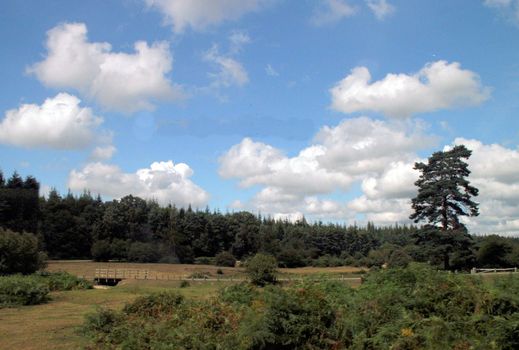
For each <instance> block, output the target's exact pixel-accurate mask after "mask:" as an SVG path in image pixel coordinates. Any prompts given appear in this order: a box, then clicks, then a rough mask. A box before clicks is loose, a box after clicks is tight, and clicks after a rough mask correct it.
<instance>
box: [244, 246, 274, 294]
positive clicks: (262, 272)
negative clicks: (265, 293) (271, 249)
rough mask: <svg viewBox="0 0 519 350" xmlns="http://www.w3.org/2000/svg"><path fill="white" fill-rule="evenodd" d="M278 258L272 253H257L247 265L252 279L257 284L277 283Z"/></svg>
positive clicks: (247, 270) (248, 273) (246, 267)
mask: <svg viewBox="0 0 519 350" xmlns="http://www.w3.org/2000/svg"><path fill="white" fill-rule="evenodd" d="M277 266H278V264H277V262H276V258H274V257H273V256H271V255H265V254H261V253H259V254H256V255H255V256H254V257H253V258H251V259H250V260H248V261H247V264H246V266H245V269H246V272H247V275H248V276H249V279H250V281H251V282H252V283H253V284H255V285H257V286H264V285H266V284H273V283H276V281H277V278H276V272H277Z"/></svg>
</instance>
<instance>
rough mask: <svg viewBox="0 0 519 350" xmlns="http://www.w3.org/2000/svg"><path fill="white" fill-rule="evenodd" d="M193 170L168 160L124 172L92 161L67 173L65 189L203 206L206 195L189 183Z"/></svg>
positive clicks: (205, 202)
mask: <svg viewBox="0 0 519 350" xmlns="http://www.w3.org/2000/svg"><path fill="white" fill-rule="evenodd" d="M192 175H193V170H192V169H191V168H190V167H189V166H188V165H187V164H185V163H178V164H174V163H173V162H172V161H171V160H170V161H166V162H154V163H152V164H151V165H150V167H149V168H143V169H139V170H137V171H136V172H135V173H125V172H123V171H122V170H121V169H120V168H119V167H118V166H116V165H113V164H105V163H101V162H92V163H88V164H87V165H85V166H84V167H83V168H82V169H80V170H75V169H74V170H72V171H71V172H70V174H69V180H68V186H69V188H70V189H72V190H74V191H83V190H85V189H88V190H90V191H91V192H93V193H100V194H102V195H104V196H108V197H112V198H121V197H123V196H125V195H128V194H133V195H136V196H139V197H143V198H148V199H154V200H156V201H158V202H159V203H161V204H164V205H165V204H170V203H171V204H176V205H179V206H187V205H189V204H191V205H194V206H202V205H206V204H207V202H208V200H209V194H208V193H207V192H206V191H204V190H203V189H202V188H200V187H199V186H198V185H196V184H195V183H193V181H191V179H190V177H191V176H192Z"/></svg>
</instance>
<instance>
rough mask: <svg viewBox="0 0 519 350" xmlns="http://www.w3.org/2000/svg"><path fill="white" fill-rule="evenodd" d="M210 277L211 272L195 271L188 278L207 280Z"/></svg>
mask: <svg viewBox="0 0 519 350" xmlns="http://www.w3.org/2000/svg"><path fill="white" fill-rule="evenodd" d="M210 276H211V274H210V273H209V272H203V271H195V272H193V273H191V274H190V275H189V277H188V278H191V279H202V280H205V279H208V278H209V277H210Z"/></svg>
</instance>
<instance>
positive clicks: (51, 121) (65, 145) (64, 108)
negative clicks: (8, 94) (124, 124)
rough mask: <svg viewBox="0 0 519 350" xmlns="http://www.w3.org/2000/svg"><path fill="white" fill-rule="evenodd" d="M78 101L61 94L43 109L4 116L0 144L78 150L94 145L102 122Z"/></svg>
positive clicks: (28, 107) (32, 106)
mask: <svg viewBox="0 0 519 350" xmlns="http://www.w3.org/2000/svg"><path fill="white" fill-rule="evenodd" d="M80 102H81V101H80V100H79V99H78V98H77V97H75V96H72V95H69V94H66V93H60V94H58V95H56V96H55V97H53V98H48V99H46V100H45V101H44V102H43V104H42V105H36V104H23V105H21V106H20V107H19V108H18V109H11V110H9V111H7V112H6V113H5V117H4V119H3V120H2V121H1V122H0V142H2V143H5V144H10V145H14V146H20V147H27V148H35V147H47V148H54V149H81V148H85V147H88V146H89V145H91V144H92V143H93V142H95V141H96V131H97V127H98V126H99V125H100V124H101V123H102V122H103V119H102V118H100V117H97V116H95V115H94V113H93V112H92V110H91V109H90V108H86V107H80V105H79V104H80Z"/></svg>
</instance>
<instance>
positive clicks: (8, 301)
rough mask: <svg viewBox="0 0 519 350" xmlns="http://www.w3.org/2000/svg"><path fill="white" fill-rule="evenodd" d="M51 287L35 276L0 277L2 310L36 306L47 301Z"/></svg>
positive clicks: (0, 305) (0, 304)
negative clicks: (9, 307) (20, 306)
mask: <svg viewBox="0 0 519 350" xmlns="http://www.w3.org/2000/svg"><path fill="white" fill-rule="evenodd" d="M48 294H49V287H48V286H47V284H45V283H43V282H41V281H39V280H38V278H35V277H34V276H21V275H12V276H3V277H0V308H1V307H6V306H18V305H36V304H41V303H43V302H45V301H47V295H48Z"/></svg>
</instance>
